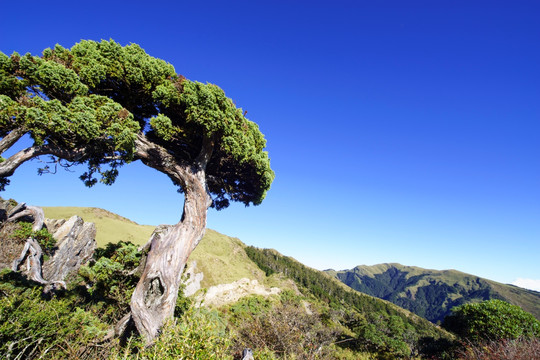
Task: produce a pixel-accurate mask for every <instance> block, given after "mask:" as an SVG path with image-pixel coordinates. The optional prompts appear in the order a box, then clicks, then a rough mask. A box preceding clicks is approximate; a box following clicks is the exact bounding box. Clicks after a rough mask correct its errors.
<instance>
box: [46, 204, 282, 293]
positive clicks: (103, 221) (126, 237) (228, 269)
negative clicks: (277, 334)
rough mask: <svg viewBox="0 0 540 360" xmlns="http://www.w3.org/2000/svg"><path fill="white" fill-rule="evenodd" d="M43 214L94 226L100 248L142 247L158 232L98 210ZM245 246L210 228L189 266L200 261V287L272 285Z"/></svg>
mask: <svg viewBox="0 0 540 360" xmlns="http://www.w3.org/2000/svg"><path fill="white" fill-rule="evenodd" d="M43 211H44V212H45V217H47V218H49V219H68V218H70V217H72V216H73V215H78V216H80V217H81V218H82V219H83V220H84V221H88V222H93V223H95V224H96V228H97V233H96V240H97V243H98V246H99V247H103V246H105V245H106V244H107V243H109V242H112V243H117V242H119V241H130V242H132V243H134V244H136V245H143V244H145V243H146V242H147V241H148V239H149V238H150V235H151V234H152V232H153V231H154V229H155V226H150V225H139V224H137V223H135V222H133V221H131V220H129V219H127V218H125V217H122V216H120V215H117V214H114V213H112V212H109V211H107V210H103V209H99V208H88V207H43ZM244 247H245V244H244V243H242V242H241V241H240V240H239V239H236V238H232V237H229V236H226V235H223V234H220V233H218V232H216V231H214V230H211V229H207V230H206V234H205V236H204V238H203V239H202V240H201V242H200V243H199V245H198V246H197V248H196V249H195V251H193V253H192V254H191V256H190V258H189V263H192V262H193V261H196V262H197V269H196V272H203V273H204V278H203V281H202V282H201V286H202V287H210V286H214V285H218V284H227V283H231V282H233V281H236V280H238V279H241V278H249V279H255V280H258V281H259V283H261V284H265V283H268V282H271V280H272V279H267V278H266V276H265V275H264V272H263V271H261V270H260V269H259V268H258V267H257V265H255V264H254V263H253V261H251V260H250V259H249V258H248V257H247V255H246V253H245V251H244V250H243V248H244Z"/></svg>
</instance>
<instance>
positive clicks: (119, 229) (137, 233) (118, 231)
mask: <svg viewBox="0 0 540 360" xmlns="http://www.w3.org/2000/svg"><path fill="white" fill-rule="evenodd" d="M43 211H44V212H45V217H46V218H49V219H69V218H70V217H72V216H73V215H78V216H80V217H81V218H82V219H83V220H84V221H86V222H93V223H95V224H96V228H97V233H96V241H97V243H98V246H100V247H102V246H104V245H106V244H107V243H110V242H112V243H117V242H119V241H130V242H132V243H134V244H137V245H142V244H145V243H146V242H147V241H148V239H149V238H150V235H152V232H153V231H154V229H155V226H151V225H139V224H137V223H136V222H133V221H131V220H129V219H127V218H125V217H122V216H120V215H117V214H114V213H112V212H109V211H107V210H103V209H99V208H88V207H60V206H59V207H43Z"/></svg>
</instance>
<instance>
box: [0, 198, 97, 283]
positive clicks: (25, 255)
mask: <svg viewBox="0 0 540 360" xmlns="http://www.w3.org/2000/svg"><path fill="white" fill-rule="evenodd" d="M9 214H10V216H9V218H8V219H7V221H10V222H11V221H16V220H19V219H22V218H25V217H30V218H32V220H33V225H32V230H33V231H39V230H41V229H42V228H43V225H44V223H45V214H44V212H43V210H42V209H41V208H39V207H37V206H28V205H26V204H24V203H21V204H18V205H17V206H16V207H15V208H13V209H12V211H11V212H10V213H9ZM54 223H55V224H57V225H58V227H57V228H56V229H55V232H54V234H53V237H54V238H55V239H56V240H57V249H56V251H55V253H54V255H53V256H52V257H51V258H50V259H49V260H48V261H46V262H45V263H44V264H42V258H43V250H42V249H41V246H40V245H39V243H38V242H37V241H36V240H35V239H33V238H31V237H30V238H28V239H27V240H26V242H25V245H24V248H23V250H22V251H21V255H20V256H19V257H18V258H16V259H15V260H14V261H13V263H12V266H11V268H12V270H13V271H19V269H20V267H21V266H22V263H23V262H24V261H25V260H26V273H27V274H28V277H29V278H30V279H32V280H34V281H36V282H38V283H40V284H43V285H47V286H46V287H45V292H48V291H50V290H52V289H54V288H57V287H58V286H60V287H63V288H66V283H65V282H64V279H65V278H66V276H67V275H68V274H69V273H70V272H72V271H77V270H78V268H79V267H80V266H81V265H82V264H84V263H86V262H88V261H89V260H90V259H91V258H92V256H93V253H94V250H95V247H96V242H95V235H96V228H95V225H94V224H93V223H84V222H83V220H82V219H81V218H80V217H78V216H74V217H72V218H71V219H69V220H68V221H63V222H61V223H58V222H54Z"/></svg>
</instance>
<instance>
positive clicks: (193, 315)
mask: <svg viewBox="0 0 540 360" xmlns="http://www.w3.org/2000/svg"><path fill="white" fill-rule="evenodd" d="M231 344H232V337H231V335H230V334H229V332H228V331H227V327H226V324H225V322H224V321H223V319H221V317H220V316H219V315H218V313H217V312H216V311H209V310H206V309H204V308H200V309H196V308H190V309H189V310H188V311H187V312H186V313H185V314H184V315H183V316H182V318H176V319H173V320H171V321H169V322H168V323H167V324H166V325H165V326H164V327H163V329H162V330H161V335H160V336H159V337H158V339H157V340H156V342H155V343H154V344H153V345H152V346H150V347H145V345H144V344H143V343H142V342H141V341H140V340H139V339H131V340H130V343H129V344H128V346H126V347H124V348H123V349H120V348H117V349H116V351H117V352H116V353H114V354H112V355H111V357H110V359H112V360H119V359H141V360H142V359H144V360H146V359H186V360H187V359H197V360H210V359H212V360H213V359H223V360H228V359H229V360H232V359H233V357H232V355H231Z"/></svg>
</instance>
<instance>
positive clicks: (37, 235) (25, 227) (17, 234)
mask: <svg viewBox="0 0 540 360" xmlns="http://www.w3.org/2000/svg"><path fill="white" fill-rule="evenodd" d="M29 237H31V238H34V239H35V240H36V241H37V242H38V243H39V245H40V246H41V248H42V249H43V251H44V252H45V253H48V254H50V252H51V251H52V250H53V249H54V246H55V245H56V240H55V239H54V238H53V236H52V234H51V233H49V232H48V231H47V229H41V230H38V231H33V230H32V224H31V223H27V222H19V223H17V228H16V229H15V230H13V233H12V234H11V238H12V239H16V240H20V241H21V242H24V241H26V239H28V238H29Z"/></svg>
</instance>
